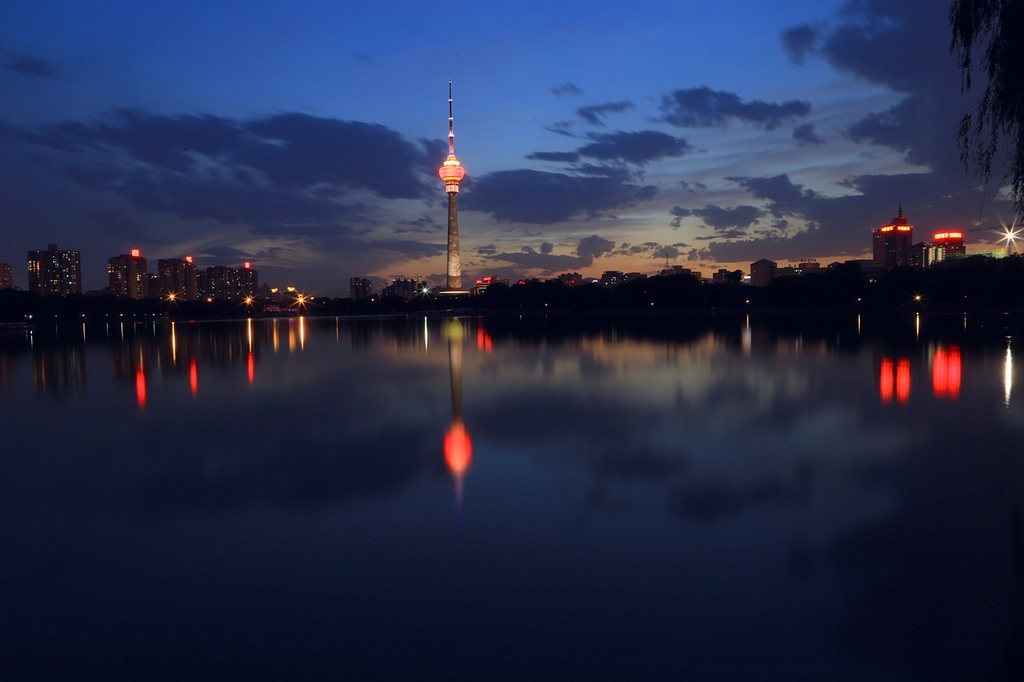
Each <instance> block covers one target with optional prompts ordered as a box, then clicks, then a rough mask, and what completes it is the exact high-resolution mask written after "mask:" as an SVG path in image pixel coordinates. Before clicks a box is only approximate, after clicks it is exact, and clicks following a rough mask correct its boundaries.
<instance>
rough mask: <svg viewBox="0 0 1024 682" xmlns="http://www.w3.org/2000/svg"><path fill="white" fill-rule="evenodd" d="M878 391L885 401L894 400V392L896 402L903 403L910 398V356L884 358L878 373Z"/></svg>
mask: <svg viewBox="0 0 1024 682" xmlns="http://www.w3.org/2000/svg"><path fill="white" fill-rule="evenodd" d="M878 393H879V395H880V396H881V398H882V402H883V403H890V402H892V398H893V394H894V393H895V395H896V402H898V403H900V404H902V403H905V402H907V401H908V400H909V399H910V358H899V359H898V360H896V361H895V362H893V359H892V358H888V357H886V358H882V366H881V369H880V370H879V373H878Z"/></svg>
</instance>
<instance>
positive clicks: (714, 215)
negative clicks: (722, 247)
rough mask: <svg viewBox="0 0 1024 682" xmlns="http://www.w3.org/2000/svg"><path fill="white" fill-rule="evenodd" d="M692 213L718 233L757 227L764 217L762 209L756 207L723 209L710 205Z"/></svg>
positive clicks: (696, 209)
mask: <svg viewBox="0 0 1024 682" xmlns="http://www.w3.org/2000/svg"><path fill="white" fill-rule="evenodd" d="M691 213H692V214H693V215H695V216H697V217H698V218H700V219H701V220H702V221H703V222H704V224H705V225H707V226H708V227H711V228H714V229H715V230H716V231H722V230H731V229H739V230H745V229H747V228H749V227H750V226H751V225H756V224H757V223H758V219H759V218H760V217H761V216H762V211H761V209H759V208H757V207H756V206H734V207H732V208H722V207H720V206H712V205H710V204H709V205H707V206H705V207H704V208H695V209H693V210H692V211H691Z"/></svg>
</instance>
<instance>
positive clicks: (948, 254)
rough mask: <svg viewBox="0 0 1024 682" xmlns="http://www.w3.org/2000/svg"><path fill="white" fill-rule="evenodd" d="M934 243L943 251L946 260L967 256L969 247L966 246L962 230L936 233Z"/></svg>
mask: <svg viewBox="0 0 1024 682" xmlns="http://www.w3.org/2000/svg"><path fill="white" fill-rule="evenodd" d="M932 243H933V244H935V246H937V247H939V248H940V249H942V255H943V257H944V258H953V257H956V256H964V255H966V254H967V247H966V246H964V233H963V232H962V231H961V230H943V231H941V232H936V233H935V236H934V238H933V239H932Z"/></svg>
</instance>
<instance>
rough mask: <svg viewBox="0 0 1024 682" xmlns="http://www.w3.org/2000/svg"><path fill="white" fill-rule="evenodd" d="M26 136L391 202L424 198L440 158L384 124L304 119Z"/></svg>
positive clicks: (137, 113) (147, 123)
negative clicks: (250, 173) (249, 173)
mask: <svg viewBox="0 0 1024 682" xmlns="http://www.w3.org/2000/svg"><path fill="white" fill-rule="evenodd" d="M27 137H28V138H29V139H31V140H32V141H34V142H36V143H38V144H43V145H47V146H50V147H53V148H56V149H65V150H83V149H91V150H95V151H116V152H118V153H119V154H123V155H127V156H128V157H129V158H130V159H131V160H134V161H136V162H142V163H144V164H149V165H150V166H153V167H155V168H158V169H163V170H168V171H173V172H176V173H182V174H188V175H191V176H198V175H200V174H201V173H202V171H203V169H205V168H210V167H217V166H220V167H224V168H232V169H242V170H243V171H244V170H248V169H251V170H255V171H257V172H258V173H259V174H260V175H261V177H263V178H265V179H266V180H268V181H269V183H270V184H271V185H272V186H274V187H277V188H279V189H310V188H314V187H316V186H318V185H330V186H335V187H339V186H340V187H347V188H350V189H367V190H370V191H371V192H373V193H374V194H376V195H378V196H380V197H383V198H389V199H398V198H418V197H422V196H424V195H425V194H426V193H427V191H428V190H427V186H426V185H425V183H424V180H423V177H422V176H421V175H420V172H422V171H429V172H431V173H432V172H433V166H434V165H435V163H434V162H435V156H436V154H435V153H433V152H434V151H435V150H431V149H428V147H429V145H427V144H426V143H422V144H420V145H416V144H414V143H412V142H409V141H408V140H406V139H404V138H403V137H402V136H401V135H400V134H399V133H397V132H395V131H393V130H390V129H388V128H386V127H385V126H382V125H379V124H372V123H362V122H358V121H341V120H338V119H328V118H318V117H314V116H309V115H306V114H298V113H290V114H278V115H275V116H271V117H267V118H262V119H254V120H249V121H234V120H229V119H225V118H220V117H215V116H177V117H169V116H158V115H154V114H148V113H146V112H143V111H141V110H138V109H122V110H120V111H118V112H115V113H114V114H113V115H111V116H110V117H108V118H107V119H106V120H104V121H101V122H97V123H92V124H86V123H78V122H68V123H57V124H52V125H48V126H44V127H43V128H42V129H40V130H39V131H37V132H33V133H30V134H28V135H27ZM438 144H439V143H438ZM436 148H437V149H439V148H440V147H439V146H436ZM117 161H118V162H120V161H123V160H122V159H118V160H117ZM113 165H114V164H109V165H108V167H113ZM122 165H123V164H122Z"/></svg>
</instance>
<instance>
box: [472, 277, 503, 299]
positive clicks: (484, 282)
mask: <svg viewBox="0 0 1024 682" xmlns="http://www.w3.org/2000/svg"><path fill="white" fill-rule="evenodd" d="M492 284H504V285H505V286H508V278H507V277H506V278H504V279H502V278H500V277H484V278H483V279H478V280H477V281H476V286H474V287H473V295H474V296H479V295H480V294H482V293H484V292H485V291H487V287H489V286H491V285H492Z"/></svg>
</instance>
